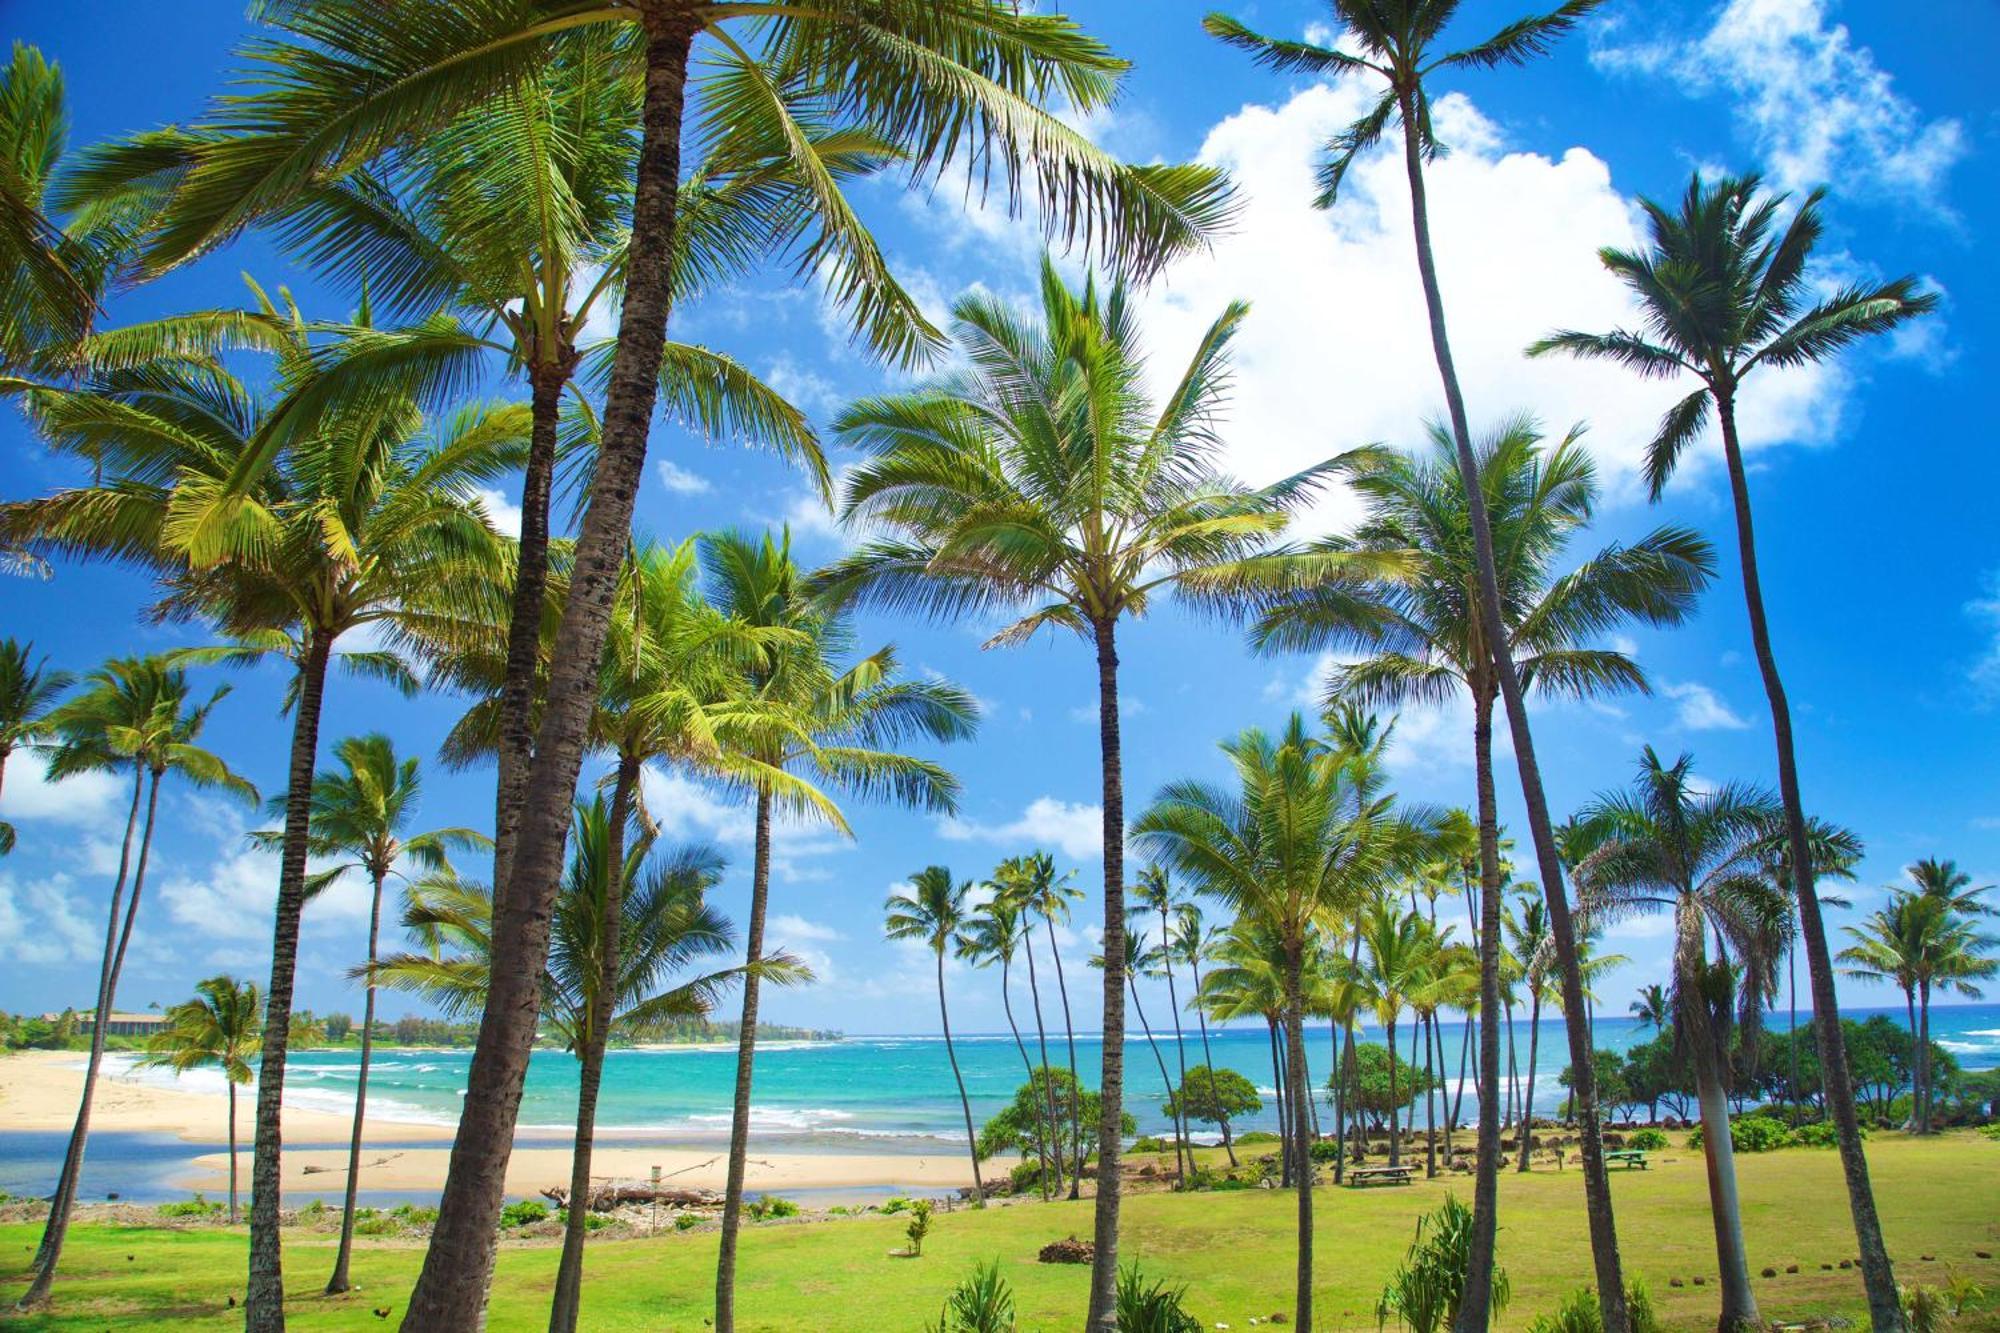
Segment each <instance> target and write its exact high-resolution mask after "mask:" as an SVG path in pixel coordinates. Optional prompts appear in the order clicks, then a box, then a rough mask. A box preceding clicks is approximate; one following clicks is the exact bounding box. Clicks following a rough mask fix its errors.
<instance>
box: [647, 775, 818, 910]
mask: <svg viewBox="0 0 2000 1333" xmlns="http://www.w3.org/2000/svg"><path fill="white" fill-rule="evenodd" d="M639 785H640V794H641V796H642V797H643V798H644V800H645V802H646V810H647V813H648V814H650V815H651V816H652V818H653V819H654V820H655V821H656V822H657V823H658V825H659V828H660V834H661V836H662V837H663V838H666V839H669V840H674V841H683V842H685V841H697V840H698V841H703V842H712V843H715V844H716V845H717V846H719V847H721V848H722V849H723V851H724V852H726V853H727V854H728V856H729V859H730V860H731V862H732V863H735V864H738V865H740V866H741V867H742V869H743V870H744V871H745V872H747V871H748V870H749V868H750V857H751V851H752V847H753V844H754V842H755V840H756V832H757V830H756V821H755V816H754V812H753V811H752V809H751V807H750V806H749V805H748V804H747V803H745V802H742V801H737V800H735V799H733V798H732V797H730V796H729V795H727V794H726V793H722V792H718V791H717V790H716V789H715V788H713V787H711V786H709V785H707V784H705V783H701V782H697V781H695V780H694V779H692V778H689V777H688V776H687V775H686V774H684V773H679V772H674V771H667V772H661V771H659V770H657V769H654V768H646V769H644V770H642V771H641V772H640V775H639ZM850 846H852V844H851V843H850V842H848V841H847V840H846V839H844V838H842V837H840V836H839V835H837V834H836V833H834V832H833V831H832V830H830V829H829V828H828V827H827V826H826V825H825V824H824V823H819V822H816V821H812V820H808V819H806V818H804V817H801V816H792V815H787V814H783V813H780V814H779V815H778V816H777V817H776V818H775V819H774V820H773V821H772V846H771V873H772V874H774V875H776V876H777V877H778V878H779V879H781V880H783V881H784V882H786V883H788V884H797V883H805V882H808V881H815V880H825V879H830V878H832V872H831V871H829V870H827V869H826V868H825V867H823V866H819V865H816V864H814V862H815V861H816V860H817V859H818V858H820V857H823V856H828V855H831V854H832V853H835V852H841V851H845V850H847V849H848V848H849V847H850Z"/></svg>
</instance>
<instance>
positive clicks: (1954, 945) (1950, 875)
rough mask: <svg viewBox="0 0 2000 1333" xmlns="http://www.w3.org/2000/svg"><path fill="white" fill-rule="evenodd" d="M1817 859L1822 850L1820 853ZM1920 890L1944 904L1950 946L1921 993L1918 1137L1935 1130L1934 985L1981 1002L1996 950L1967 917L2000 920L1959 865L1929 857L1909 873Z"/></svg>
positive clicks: (1988, 888) (1982, 888)
mask: <svg viewBox="0 0 2000 1333" xmlns="http://www.w3.org/2000/svg"><path fill="white" fill-rule="evenodd" d="M1814 852H1815V855H1817V853H1818V849H1817V848H1815V849H1814ZM1904 873H1905V874H1907V875H1908V876H1909V878H1910V881H1911V882H1912V883H1913V884H1914V885H1915V886H1916V891H1917V892H1918V893H1919V894H1920V895H1922V896H1923V897H1924V898H1925V899H1927V900H1929V901H1931V902H1935V903H1939V904H1941V905H1942V908H1943V911H1944V914H1945V916H1946V917H1947V919H1948V924H1949V927H1950V929H1949V931H1948V934H1947V942H1946V943H1945V944H1944V947H1943V949H1942V951H1941V953H1940V955H1939V957H1938V958H1937V960H1936V967H1935V969H1934V970H1935V972H1936V975H1935V976H1927V977H1925V978H1923V979H1922V981H1921V982H1920V984H1919V987H1918V991H1917V998H1918V1002H1919V1012H1920V1013H1921V1015H1922V1019H1923V1035H1922V1037H1921V1038H1920V1039H1919V1040H1918V1042H1917V1078H1918V1087H1919V1094H1918V1096H1916V1097H1915V1098H1914V1099H1913V1100H1914V1101H1915V1102H1916V1114H1917V1132H1918V1133H1919V1134H1928V1133H1930V1130H1931V1091H1932V1089H1931V994H1930V992H1931V985H1932V984H1933V982H1937V983H1942V984H1944V985H1947V986H1949V987H1950V988H1951V989H1953V990H1956V991H1957V992H1958V994H1959V995H1961V996H1964V997H1966V998H1969V999H1976V998H1978V995H1979V992H1978V990H1977V989H1976V988H1975V987H1973V986H1972V985H1971V984H1970V983H1971V982H1972V981H1974V980H1978V979H1984V978H1986V977H1990V976H1992V975H1993V970H1992V968H1991V967H1990V966H1988V967H1984V968H1983V969H1982V967H1981V965H1980V963H1979V959H1978V956H1977V955H1978V947H1979V946H1980V945H1981V944H1984V945H1986V946H1987V947H1990V946H1991V941H1990V940H1989V939H1987V938H1986V937H1984V936H1979V935H1976V934H1974V933H1973V932H1972V931H1971V930H1969V929H1967V928H1966V920H1965V919H1966V918H1970V917H1979V916H1996V915H2000V908H1994V907H1990V906H1988V905H1987V904H1985V903H1983V902H1981V901H1980V899H1981V898H1983V897H1985V896H1986V895H1987V894H1988V893H1990V892H1992V891H1993V886H1992V885H1991V884H1981V885H1979V886H1977V887H1974V886H1973V883H1972V876H1970V875H1968V874H1966V873H1965V872H1964V871H1962V870H1960V869H1959V868H1958V863H1957V862H1955V861H1943V860H1938V859H1937V858H1935V857H1925V858H1924V859H1923V860H1921V861H1918V862H1917V863H1915V864H1914V865H1912V866H1910V867H1909V868H1908V869H1907V870H1905V871H1904Z"/></svg>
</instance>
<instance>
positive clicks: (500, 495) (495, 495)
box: [472, 486, 521, 537]
mask: <svg viewBox="0 0 2000 1333" xmlns="http://www.w3.org/2000/svg"><path fill="white" fill-rule="evenodd" d="M472 493H473V495H474V496H475V497H477V499H478V501H479V507H480V508H481V509H483V510H485V511H486V519H487V521H488V522H489V523H491V524H492V525H493V526H494V527H496V528H498V529H499V530H500V531H501V532H504V533H506V534H507V535H508V536H509V537H518V536H520V535H521V506H519V505H517V504H515V503H514V502H513V501H511V500H509V499H508V498H507V493H506V492H505V491H502V490H498V489H496V488H494V487H492V486H475V487H474V488H473V491H472Z"/></svg>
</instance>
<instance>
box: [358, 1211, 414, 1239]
mask: <svg viewBox="0 0 2000 1333" xmlns="http://www.w3.org/2000/svg"><path fill="white" fill-rule="evenodd" d="M402 1231H403V1224H402V1222H400V1221H399V1220H397V1219H396V1218H394V1217H390V1216H386V1215H383V1214H377V1215H376V1216H374V1217H357V1218H356V1219H355V1222H354V1234H355V1235H357V1236H397V1235H401V1234H402Z"/></svg>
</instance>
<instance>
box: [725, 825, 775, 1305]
mask: <svg viewBox="0 0 2000 1333" xmlns="http://www.w3.org/2000/svg"><path fill="white" fill-rule="evenodd" d="M770 900H771V793H770V792H768V791H760V792H758V793H757V831H756V843H755V850H754V852H753V860H752V862H751V869H750V926H749V929H748V930H747V931H746V932H745V944H746V948H745V950H744V954H745V958H746V960H747V961H748V962H751V963H754V962H756V961H757V960H758V959H759V958H762V957H763V956H764V914H765V911H766V909H767V908H768V907H769V905H770ZM757 999H758V986H757V974H756V973H755V972H746V973H745V974H744V976H743V1022H742V1027H741V1028H740V1029H739V1030H738V1031H737V1033H736V1093H735V1098H734V1100H733V1102H732V1104H731V1107H730V1115H729V1177H728V1180H727V1182H726V1183H725V1185H724V1187H723V1195H722V1243H721V1246H720V1248H719V1249H718V1251H717V1253H716V1259H715V1333H731V1330H733V1329H734V1328H735V1327H736V1244H737V1237H738V1235H739V1234H740V1232H741V1231H742V1228H743V1177H744V1174H745V1172H746V1171H747V1170H748V1169H749V1165H750V1078H751V1073H752V1070H753V1067H754V1065H755V1062H756V1058H757Z"/></svg>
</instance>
